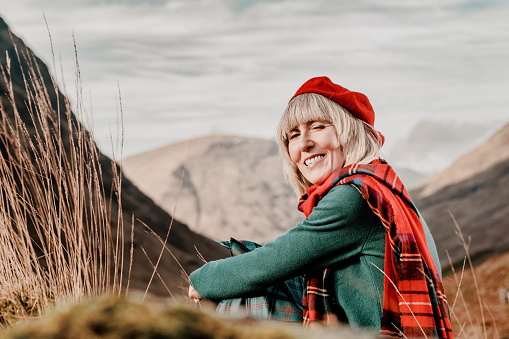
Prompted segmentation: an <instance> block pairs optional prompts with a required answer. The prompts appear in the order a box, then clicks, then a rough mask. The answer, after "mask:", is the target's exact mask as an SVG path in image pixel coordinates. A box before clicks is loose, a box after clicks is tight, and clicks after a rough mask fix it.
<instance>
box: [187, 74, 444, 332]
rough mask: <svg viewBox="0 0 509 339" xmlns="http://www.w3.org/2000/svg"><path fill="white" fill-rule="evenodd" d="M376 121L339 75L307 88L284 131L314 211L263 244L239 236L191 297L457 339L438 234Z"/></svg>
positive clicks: (291, 174)
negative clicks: (382, 153) (387, 150)
mask: <svg viewBox="0 0 509 339" xmlns="http://www.w3.org/2000/svg"><path fill="white" fill-rule="evenodd" d="M374 120H375V114H374V111H373V108H372V107H371V104H370V103H369V100H368V98H367V97H366V96H365V95H363V94H362V93H358V92H352V91H350V90H348V89H346V88H344V87H342V86H339V85H337V84H334V83H333V82H332V81H331V80H330V79H329V78H327V77H319V78H313V79H310V80H309V81H307V82H306V83H305V84H304V85H303V86H301V88H300V89H299V90H298V91H297V93H296V94H295V95H294V97H293V98H292V99H291V100H290V103H289V104H288V107H287V109H286V110H285V112H284V113H283V116H282V118H281V121H280V124H279V127H278V131H277V136H278V143H279V146H280V151H281V155H282V158H283V161H284V165H285V169H286V174H287V176H288V178H289V179H290V182H291V184H292V186H293V188H294V190H295V191H296V192H297V193H298V194H301V195H302V197H301V199H300V201H299V210H300V211H301V212H303V213H304V215H305V217H306V218H305V219H304V220H303V221H302V223H300V224H298V225H297V226H296V227H294V228H292V229H291V230H289V231H288V232H287V233H286V234H284V235H282V236H280V237H278V238H277V239H276V240H274V241H273V242H270V243H267V244H265V245H264V246H261V247H258V246H256V245H252V244H250V243H247V242H240V243H239V242H236V241H234V240H232V241H230V243H229V247H230V249H231V250H232V254H234V255H235V256H233V257H232V258H228V259H223V260H220V261H214V262H209V263H207V264H205V265H204V266H203V267H202V268H200V269H198V270H196V271H194V272H193V273H192V274H191V275H190V282H191V286H190V288H189V296H190V297H191V298H193V299H195V300H196V301H199V300H200V299H201V298H202V297H203V298H207V299H219V300H220V299H228V298H237V299H234V300H237V301H235V302H233V301H225V300H223V301H222V302H221V303H220V307H218V310H220V311H221V312H223V313H224V310H225V309H227V310H229V311H230V312H232V311H233V310H239V308H238V307H233V306H241V305H245V306H246V307H247V308H248V312H249V314H251V315H252V316H258V315H260V314H261V315H262V317H264V318H270V319H279V320H285V321H301V322H303V324H304V325H312V324H314V323H317V322H325V323H326V324H328V325H331V324H337V323H338V322H340V323H348V324H349V325H350V326H352V327H353V328H362V329H369V330H373V331H377V332H379V333H380V335H381V336H382V337H385V338H400V337H401V336H404V337H412V338H416V337H427V338H429V337H438V338H452V337H453V334H452V330H451V324H450V319H449V310H448V305H447V300H446V298H445V295H444V292H443V286H442V283H441V268H440V264H439V260H438V254H437V250H436V247H435V244H434V241H433V238H432V236H431V234H430V232H429V229H428V226H427V225H426V223H425V221H424V220H423V219H422V217H421V216H420V214H419V212H418V210H417V208H416V207H415V205H414V204H413V203H412V201H411V200H410V196H409V195H408V193H407V191H406V189H405V188H404V186H403V184H402V183H401V181H400V180H399V179H398V176H397V175H396V173H395V172H394V170H393V169H392V168H391V167H390V166H389V165H388V164H387V163H386V162H385V161H384V160H382V159H380V158H379V149H380V147H381V145H382V144H383V142H384V137H383V136H382V134H380V133H379V132H377V131H376V130H375V129H374ZM239 252H240V253H243V254H242V255H236V254H238V253H239ZM253 296H256V297H255V298H253ZM238 298H241V299H238ZM230 300H232V299H230ZM225 305H228V306H229V308H225ZM260 310H263V311H264V312H260Z"/></svg>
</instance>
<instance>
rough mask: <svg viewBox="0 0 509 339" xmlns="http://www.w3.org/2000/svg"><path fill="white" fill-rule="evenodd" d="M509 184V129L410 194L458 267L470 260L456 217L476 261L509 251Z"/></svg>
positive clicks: (435, 235)
mask: <svg viewBox="0 0 509 339" xmlns="http://www.w3.org/2000/svg"><path fill="white" fill-rule="evenodd" d="M508 185H509V124H508V125H506V126H505V127H503V128H502V129H501V130H500V131H498V132H497V133H496V134H495V135H494V136H493V137H492V138H491V139H489V140H488V141H487V142H486V143H484V144H483V145H481V146H479V147H478V148H476V149H474V150H473V151H471V152H470V153H468V154H466V155H465V156H463V157H461V158H460V159H458V161H456V162H455V163H454V164H452V165H451V166H450V167H449V168H447V169H445V170H444V171H443V172H441V173H439V174H437V175H435V176H433V177H431V178H429V179H427V180H426V181H425V182H424V183H423V184H422V185H420V186H419V187H418V188H416V189H415V190H413V191H411V192H410V194H411V195H412V197H413V199H414V201H415V203H416V205H417V206H418V208H419V209H420V211H421V213H422V214H423V216H424V218H425V219H426V221H427V223H428V225H429V227H430V229H431V231H432V233H433V235H434V238H435V241H436V243H437V246H438V248H439V251H440V253H439V254H440V256H441V260H442V261H443V262H444V263H446V261H447V257H446V255H445V251H446V250H447V251H449V253H450V255H451V257H452V259H453V261H454V262H457V261H461V260H462V258H463V256H464V251H463V249H462V248H461V246H460V245H459V238H458V236H457V235H456V234H455V231H456V229H455V227H454V223H453V220H452V218H451V215H450V214H452V215H453V216H454V217H455V219H456V221H457V223H458V224H459V226H460V228H461V230H462V233H463V235H464V237H465V238H466V239H470V240H467V241H470V248H469V252H470V254H471V255H472V256H473V257H477V258H479V259H481V258H482V257H483V256H485V255H488V256H489V255H492V254H493V253H497V252H503V251H507V250H509V232H508V230H509V190H508V189H507V187H509V186H508ZM447 266H448V265H447Z"/></svg>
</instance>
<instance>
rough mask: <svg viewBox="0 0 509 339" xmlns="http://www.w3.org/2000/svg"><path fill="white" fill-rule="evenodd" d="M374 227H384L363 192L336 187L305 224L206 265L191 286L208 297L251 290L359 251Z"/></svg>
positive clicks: (220, 296) (237, 295)
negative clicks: (256, 245) (249, 250)
mask: <svg viewBox="0 0 509 339" xmlns="http://www.w3.org/2000/svg"><path fill="white" fill-rule="evenodd" d="M373 227H381V228H383V226H382V225H381V223H380V221H379V219H378V218H377V217H376V216H375V215H374V213H373V212H372V211H371V209H370V208H369V206H368V204H367V203H366V201H365V200H364V199H363V198H362V196H361V194H360V193H359V191H358V190H357V189H356V188H354V187H352V186H349V185H342V186H337V187H335V188H333V189H331V190H330V191H329V193H328V194H327V195H326V196H325V197H324V198H323V199H322V200H321V201H320V202H319V204H318V205H317V206H316V207H315V208H314V209H313V212H312V213H311V215H310V216H309V217H308V218H307V219H305V220H304V221H303V222H302V223H300V224H298V225H297V226H296V227H294V228H292V229H291V230H289V231H288V232H287V233H285V234H284V235H282V236H280V237H278V238H277V239H276V240H274V241H273V242H270V243H267V244H265V245H264V246H263V247H260V248H257V249H256V250H254V251H252V252H248V253H245V254H242V255H238V256H235V257H231V258H227V259H222V260H217V261H213V262H209V263H207V264H205V265H204V266H203V267H201V268H200V269H198V270H196V271H194V272H193V273H191V275H190V281H191V285H192V286H193V288H194V289H196V291H197V293H199V294H198V295H199V296H201V297H203V298H207V299H224V298H233V297H240V296H244V295H249V294H253V293H256V291H258V290H262V289H265V288H267V287H268V286H271V285H274V284H275V283H277V282H280V281H284V280H286V279H288V278H291V277H295V276H297V275H302V274H303V273H304V272H306V271H310V270H315V269H322V268H324V267H327V266H330V265H332V264H334V263H338V262H340V261H342V260H346V259H348V258H350V257H352V256H355V255H357V254H359V252H360V251H361V249H362V247H363V245H364V243H365V241H366V239H368V237H369V233H370V232H371V230H372V228H373Z"/></svg>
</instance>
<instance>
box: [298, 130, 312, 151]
mask: <svg viewBox="0 0 509 339" xmlns="http://www.w3.org/2000/svg"><path fill="white" fill-rule="evenodd" d="M299 142H300V144H299V150H300V151H301V152H304V151H308V150H310V149H311V148H313V146H314V145H315V142H314V141H313V139H312V138H310V137H309V135H308V134H307V133H302V135H301V137H300V140H299Z"/></svg>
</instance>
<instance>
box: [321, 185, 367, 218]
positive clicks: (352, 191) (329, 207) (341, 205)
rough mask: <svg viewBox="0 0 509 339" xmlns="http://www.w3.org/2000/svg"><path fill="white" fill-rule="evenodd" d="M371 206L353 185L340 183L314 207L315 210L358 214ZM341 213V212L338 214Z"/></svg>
mask: <svg viewBox="0 0 509 339" xmlns="http://www.w3.org/2000/svg"><path fill="white" fill-rule="evenodd" d="M369 209H370V208H369V206H368V204H367V202H366V200H364V198H363V197H362V194H361V192H360V191H359V189H358V188H357V187H356V186H353V185H338V186H335V187H333V188H332V189H331V190H330V191H329V192H328V193H327V194H326V195H325V196H324V197H323V198H322V199H321V200H320V201H319V203H318V204H317V206H316V207H315V208H314V209H313V212H315V211H316V212H318V214H322V213H326V214H329V213H334V214H335V215H340V214H348V215H350V216H357V215H360V214H363V213H366V211H368V210H369ZM338 213H339V214H338Z"/></svg>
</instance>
